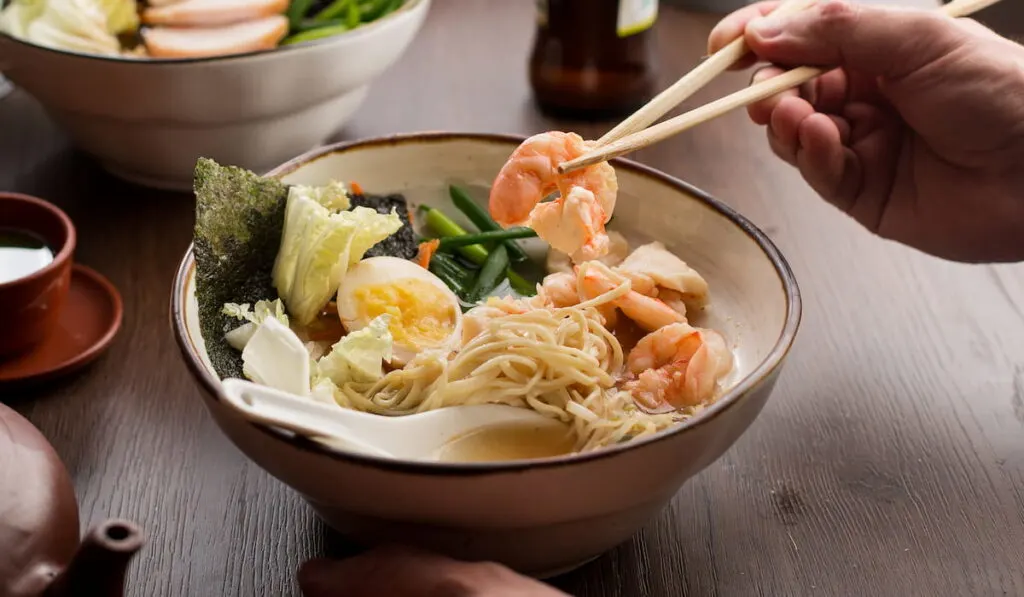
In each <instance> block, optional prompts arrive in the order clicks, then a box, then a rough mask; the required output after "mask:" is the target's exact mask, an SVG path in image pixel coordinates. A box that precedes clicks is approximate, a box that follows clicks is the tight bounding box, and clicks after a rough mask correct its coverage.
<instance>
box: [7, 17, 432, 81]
mask: <svg viewBox="0 0 1024 597" xmlns="http://www.w3.org/2000/svg"><path fill="white" fill-rule="evenodd" d="M430 2H431V0H406V2H405V3H404V4H402V6H400V7H399V8H398V9H396V10H394V11H392V12H390V13H388V14H386V15H384V17H382V18H379V19H377V20H376V21H373V22H371V23H368V24H366V25H363V26H361V27H357V28H355V29H352V30H350V31H345V32H343V33H338V34H336V35H331V36H328V37H325V38H323V39H316V40H312V41H308V42H303V43H301V44H296V45H294V46H277V47H276V48H271V49H269V50H256V51H253V52H243V53H240V54H223V55H218V56H200V57H196V58H149V57H146V58H132V57H128V56H121V55H117V56H108V55H105V54H90V53H87V52H75V51H73V50H64V49H60V48H52V47H49V46H43V45H39V44H37V43H33V42H30V41H28V40H24V39H21V38H19V37H15V36H13V35H11V34H10V33H7V32H6V31H2V30H0V41H3V40H6V41H9V42H11V43H15V44H19V45H22V46H26V47H29V48H32V49H36V50H42V51H44V52H49V53H51V54H63V55H65V56H71V57H72V58H78V59H82V60H92V61H99V62H113V63H122V64H140V65H158V64H159V65H168V66H172V65H182V64H200V63H203V64H212V63H219V62H238V61H241V60H246V59H256V58H261V57H264V56H271V55H273V54H276V53H288V52H290V53H297V52H306V51H311V50H313V49H314V48H317V47H323V46H328V45H332V44H333V43H336V42H339V41H340V40H342V39H352V38H353V37H361V36H365V35H370V34H371V33H372V32H373V31H375V30H377V29H379V28H381V27H383V26H384V25H382V24H389V23H391V22H393V21H394V20H395V19H397V18H402V17H404V16H408V15H411V14H412V13H414V12H416V11H417V10H422V9H425V8H426V7H428V6H429V4H430ZM8 4H9V3H8V2H3V0H0V10H2V9H3V8H5V7H6V6H7V5H8ZM140 27H141V25H140ZM0 72H2V70H0Z"/></svg>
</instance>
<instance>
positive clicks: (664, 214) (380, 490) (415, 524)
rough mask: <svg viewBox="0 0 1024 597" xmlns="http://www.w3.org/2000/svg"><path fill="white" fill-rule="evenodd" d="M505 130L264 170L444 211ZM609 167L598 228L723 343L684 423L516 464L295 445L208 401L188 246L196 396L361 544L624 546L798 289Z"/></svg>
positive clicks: (757, 380)
mask: <svg viewBox="0 0 1024 597" xmlns="http://www.w3.org/2000/svg"><path fill="white" fill-rule="evenodd" d="M520 141H521V139H520V138H514V137H506V136H498V135H470V134H466V135H463V134H443V133H438V134H412V135H403V136H398V137H390V138H383V139H372V140H367V141H358V142H354V143H346V144H341V145H335V146H332V147H327V148H324V149H321V150H318V151H316V152H313V153H310V154H307V155H305V156H302V157H300V158H298V159H295V160H293V161H291V162H288V163H287V164H285V165H283V166H281V167H279V168H277V169H276V170H274V171H273V172H272V175H274V176H277V177H280V178H281V179H282V180H284V181H285V182H288V183H302V184H325V183H327V182H328V181H330V180H332V179H337V180H342V181H351V180H355V181H358V182H359V184H360V185H362V187H363V188H365V189H367V190H368V191H369V192H374V193H387V192H401V193H403V194H405V196H406V197H407V199H409V201H410V202H411V203H434V204H436V205H439V206H440V205H444V206H449V205H450V204H449V203H448V201H449V200H448V198H447V185H448V184H449V183H451V182H457V183H460V184H464V185H467V186H470V187H473V188H474V190H475V191H476V194H477V195H478V197H480V198H481V199H482V198H484V197H486V194H485V193H484V189H486V188H487V187H488V186H489V185H490V183H491V181H492V180H493V178H494V176H495V174H496V173H497V172H498V170H499V169H500V168H501V166H502V164H503V163H504V162H505V160H506V159H507V158H508V156H509V154H510V153H511V152H512V150H513V149H514V148H515V147H516V145H517V144H518V143H519V142H520ZM614 165H615V166H616V171H617V174H618V180H619V185H620V192H619V200H618V206H617V208H616V212H615V220H614V222H613V225H614V226H613V227H614V228H615V229H617V230H619V231H621V232H623V233H624V234H625V235H626V236H627V237H628V238H630V239H631V240H633V241H637V242H639V241H647V240H659V241H661V242H663V243H664V244H665V245H666V246H667V247H668V248H669V249H670V250H672V251H674V252H676V253H677V254H678V255H680V256H681V257H682V258H683V259H685V260H686V261H687V262H689V263H690V264H691V265H693V266H694V267H695V268H696V269H697V270H698V271H699V272H700V273H702V274H703V275H704V276H705V278H706V279H707V280H708V282H709V284H710V287H711V296H712V298H711V307H710V309H709V312H708V314H707V315H706V316H705V317H704V319H703V320H701V321H698V324H701V323H703V324H705V325H711V326H712V327H714V328H716V329H718V330H720V331H722V332H723V333H724V334H725V335H726V337H727V339H728V340H729V342H730V343H731V344H732V345H733V346H734V347H735V354H736V357H737V359H736V360H737V363H736V368H735V370H734V371H733V373H732V374H731V375H730V377H729V378H728V379H727V380H726V382H727V383H726V386H727V389H726V391H725V393H724V395H723V396H722V398H721V399H720V400H719V401H718V402H717V403H716V404H714V405H713V406H711V407H710V408H708V409H706V410H705V411H704V412H703V413H701V414H700V415H698V416H696V417H695V418H693V419H690V420H688V421H686V422H684V423H682V424H680V425H679V426H677V427H675V428H672V429H669V430H667V431H665V432H662V433H660V434H658V435H654V436H651V437H650V438H649V439H644V440H640V441H633V442H631V443H624V444H619V445H617V446H615V447H612V448H607V449H604V450H602V451H598V452H592V453H583V454H577V455H572V456H562V457H554V458H548V459H543V460H532V461H509V462H493V463H437V462H434V463H430V462H403V461H395V460H387V459H379V458H375V457H370V456H361V455H356V454H351V453H345V452H342V451H338V450H336V449H332V448H329V447H326V446H323V445H321V444H319V443H313V442H311V441H303V440H301V439H298V438H296V437H294V436H292V435H291V434H289V433H287V432H284V431H281V430H278V429H275V428H271V427H267V426H263V425H258V424H254V423H250V422H248V421H247V420H244V419H242V418H240V417H239V416H236V415H235V414H234V412H233V411H232V410H230V409H229V407H228V406H226V405H225V403H224V401H223V400H222V399H221V398H220V392H221V390H220V382H219V380H218V377H217V375H216V374H215V373H214V370H213V368H212V366H211V365H210V363H209V362H208V358H207V355H206V353H205V350H204V347H203V337H202V335H201V333H200V331H199V330H200V326H199V320H198V313H197V306H196V302H195V294H194V291H195V284H194V273H195V272H194V267H195V262H194V260H193V255H192V252H191V250H190V251H189V252H188V253H186V254H185V257H184V259H183V260H182V262H181V266H180V269H179V270H178V273H177V277H176V279H175V283H174V288H173V295H172V297H171V318H172V325H173V328H174V333H175V335H176V336H177V341H178V343H179V345H180V347H181V351H182V354H183V355H184V358H185V361H186V363H187V364H188V366H189V368H190V370H191V371H192V374H193V375H194V376H195V378H196V381H197V383H198V385H199V388H200V389H201V390H202V399H203V403H204V404H205V405H206V408H207V409H208V410H209V412H210V414H211V415H212V416H213V418H214V419H215V420H216V421H217V424H218V425H219V426H220V428H221V429H222V430H223V432H224V433H225V434H226V435H227V436H228V437H229V438H230V439H231V441H232V442H234V444H235V445H236V446H237V447H238V448H239V449H240V450H241V451H242V452H244V453H245V454H246V455H247V456H248V457H249V458H251V459H252V460H253V461H254V462H256V463H257V464H258V465H259V466H261V467H262V468H264V469H265V470H266V471H268V472H269V473H270V474H271V475H273V476H274V477H276V478H278V479H279V480H280V481H281V482H283V483H286V484H288V485H289V486H290V487H292V488H293V489H294V490H295V491H296V492H298V493H299V494H300V495H301V496H302V497H303V498H304V499H305V500H306V501H308V503H309V504H310V505H311V506H312V507H313V509H314V510H315V511H316V512H317V513H318V514H319V515H320V516H321V517H322V518H323V519H324V520H325V521H326V522H327V523H328V524H330V525H331V526H332V527H334V528H335V529H337V530H338V531H340V532H341V533H343V534H345V535H347V536H349V537H350V538H352V539H353V540H355V541H357V542H360V543H363V544H375V543H380V542H390V541H398V542H405V543H411V544H415V545H418V546H421V547H426V548H430V549H434V550H437V551H441V552H444V553H447V554H450V555H453V556H456V557H460V558H466V559H472V560H478V559H487V560H495V561H499V562H502V563H505V564H507V565H510V566H512V567H513V568H515V569H518V570H520V571H523V572H525V573H528V574H533V575H536V576H550V575H553V574H557V573H560V572H563V571H566V570H569V569H571V568H574V567H576V566H579V565H581V564H583V563H585V562H587V561H589V560H591V559H593V558H595V557H597V556H599V555H600V554H602V553H603V552H605V551H607V550H608V549H610V548H612V547H614V546H615V545H617V544H619V543H621V542H623V541H626V540H627V539H629V538H630V537H631V536H632V535H633V534H634V533H635V532H636V531H637V530H638V529H640V527H642V526H643V525H645V524H646V523H648V522H649V521H651V520H652V518H654V517H655V516H656V515H657V514H658V513H659V512H660V511H661V510H662V509H663V508H664V507H665V506H666V505H668V503H669V501H670V500H671V499H672V497H673V496H674V495H675V494H676V492H677V491H678V490H679V489H680V487H681V486H682V484H683V483H684V482H685V481H686V480H687V479H689V478H690V477H692V476H693V475H695V474H696V473H697V472H699V471H700V470H702V469H703V468H705V467H706V466H708V465H710V464H711V463H713V462H714V461H715V460H716V459H717V458H719V457H720V456H721V455H722V454H723V453H724V452H725V451H726V450H728V449H729V447H730V446H731V445H732V444H733V443H734V442H735V441H736V439H737V438H739V437H740V435H742V434H743V432H744V431H745V430H746V429H747V428H748V427H749V426H750V424H751V423H752V422H753V421H754V419H755V418H756V417H757V415H758V413H759V412H760V411H761V409H762V407H763V406H764V405H765V402H766V401H767V400H768V396H769V395H770V394H771V392H772V388H773V386H774V385H775V381H776V378H777V377H778V375H779V372H780V370H781V369H782V365H783V362H784V361H785V359H786V355H787V352H788V351H789V349H790V346H791V345H792V343H793V339H794V336H795V334H796V332H797V328H798V326H799V321H800V295H799V291H798V290H797V285H796V282H795V281H794V279H793V274H792V272H791V271H790V268H789V266H788V265H787V264H786V261H785V259H784V258H783V256H782V255H781V254H780V253H779V251H778V249H777V248H776V247H775V246H774V245H773V244H772V243H771V241H770V240H769V239H768V238H767V237H766V236H765V235H764V234H763V233H762V232H761V231H760V230H758V229H757V228H756V227H755V226H754V225H753V224H751V223H750V222H749V221H747V220H746V219H745V218H743V217H742V216H741V215H739V214H737V213H736V212H735V211H733V210H732V209H730V208H729V207H727V206H726V205H724V204H723V203H721V202H719V201H717V200H715V199H713V198H711V197H709V196H708V195H706V194H705V193H702V192H701V191H699V190H697V189H695V188H693V187H691V186H689V185H687V184H685V183H683V182H680V181H679V180H676V179H673V178H671V177H669V176H666V175H665V174H661V173H659V172H656V171H654V170H651V169H650V168H646V167H644V166H641V165H638V164H635V163H631V162H627V161H623V160H616V161H615V162H614ZM477 185H478V186H477ZM446 209H447V210H448V212H449V213H457V212H456V211H455V210H453V209H451V208H450V207H446ZM267 507H269V504H268V505H267Z"/></svg>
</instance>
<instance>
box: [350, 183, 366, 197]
mask: <svg viewBox="0 0 1024 597" xmlns="http://www.w3.org/2000/svg"><path fill="white" fill-rule="evenodd" d="M349 184H350V185H351V187H352V192H353V193H355V194H356V195H362V194H363V187H361V186H359V183H358V182H356V181H354V180H353V181H352V182H351V183H349Z"/></svg>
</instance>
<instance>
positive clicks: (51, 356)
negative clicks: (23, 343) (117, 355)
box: [0, 265, 123, 384]
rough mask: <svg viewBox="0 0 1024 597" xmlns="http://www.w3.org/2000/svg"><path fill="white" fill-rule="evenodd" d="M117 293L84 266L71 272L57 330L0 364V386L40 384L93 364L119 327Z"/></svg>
mask: <svg viewBox="0 0 1024 597" xmlns="http://www.w3.org/2000/svg"><path fill="white" fill-rule="evenodd" d="M122 314H123V308H122V306H121V295H120V294H118V292H117V289H116V288H114V286H113V285H112V284H111V283H110V282H108V281H107V279H106V278H104V277H103V276H102V275H100V274H99V273H97V272H96V271H94V270H92V269H90V268H88V267H85V266H84V265H74V266H72V268H71V288H70V289H69V290H68V296H67V299H66V301H65V303H64V308H63V309H62V310H61V313H60V320H59V322H58V323H57V329H56V330H54V332H53V333H52V334H51V335H50V336H49V337H48V338H46V339H45V340H43V342H42V343H41V344H39V345H38V346H37V347H36V348H34V349H32V350H31V351H29V352H27V353H25V354H22V355H19V356H16V357H13V358H10V359H6V360H0V384H6V383H12V382H30V381H31V382H35V381H43V380H46V379H50V378H53V377H57V376H60V375H65V374H67V373H71V372H73V371H76V370H78V369H80V368H82V367H84V366H85V365H88V364H89V363H91V362H92V361H94V360H96V359H97V358H98V357H99V356H100V355H101V354H103V351H104V350H106V348H107V347H108V346H110V343H111V342H112V341H113V340H114V336H115V335H116V334H117V331H118V329H120V327H121V318H122Z"/></svg>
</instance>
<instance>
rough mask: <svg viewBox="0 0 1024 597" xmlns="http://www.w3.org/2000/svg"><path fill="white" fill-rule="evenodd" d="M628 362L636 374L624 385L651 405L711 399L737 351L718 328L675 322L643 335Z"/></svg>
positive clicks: (678, 404)
mask: <svg viewBox="0 0 1024 597" xmlns="http://www.w3.org/2000/svg"><path fill="white" fill-rule="evenodd" d="M626 366H627V368H628V371H629V373H630V374H631V375H632V376H635V377H634V378H633V379H629V380H627V381H626V382H625V383H624V384H623V389H625V390H626V391H628V392H629V393H630V394H632V395H633V398H634V399H635V400H637V401H638V402H639V403H641V404H642V405H644V406H646V407H647V408H650V409H657V408H659V407H663V406H665V405H670V406H673V407H675V408H681V407H687V406H697V405H700V404H703V403H705V402H707V401H709V400H711V399H712V398H713V396H714V393H715V389H716V387H717V385H718V382H719V380H721V379H722V377H724V376H725V374H727V373H728V372H729V371H730V370H731V369H732V366H733V356H732V352H730V351H729V348H728V347H727V346H726V343H725V339H724V338H723V337H722V336H721V335H720V334H719V333H717V332H715V331H713V330H707V329H700V328H694V327H690V325H688V324H685V323H674V324H671V325H668V326H665V327H663V328H661V329H659V330H657V331H655V332H652V333H650V334H648V335H646V336H644V337H643V338H641V339H640V342H638V343H637V345H636V346H635V347H634V348H633V350H632V351H630V353H629V355H628V356H627V357H626Z"/></svg>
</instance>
